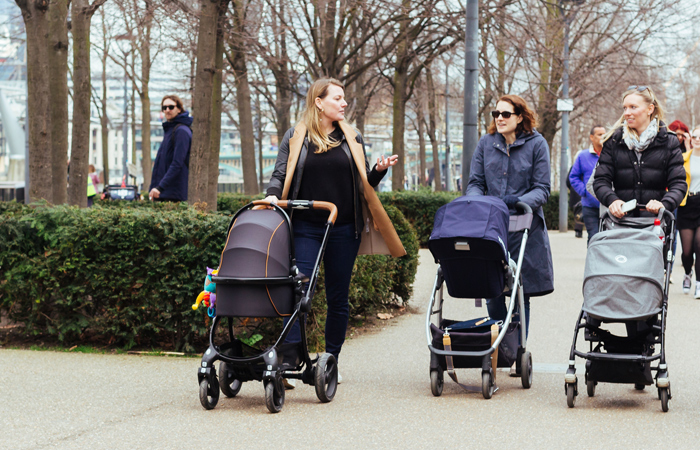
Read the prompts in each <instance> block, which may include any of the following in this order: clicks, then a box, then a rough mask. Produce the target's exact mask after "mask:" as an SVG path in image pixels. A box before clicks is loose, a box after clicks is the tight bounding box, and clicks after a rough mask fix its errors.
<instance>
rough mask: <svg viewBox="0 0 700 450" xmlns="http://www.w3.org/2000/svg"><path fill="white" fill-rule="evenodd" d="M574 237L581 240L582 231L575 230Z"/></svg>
mask: <svg viewBox="0 0 700 450" xmlns="http://www.w3.org/2000/svg"><path fill="white" fill-rule="evenodd" d="M575 236H576V237H577V238H582V237H583V230H576V232H575Z"/></svg>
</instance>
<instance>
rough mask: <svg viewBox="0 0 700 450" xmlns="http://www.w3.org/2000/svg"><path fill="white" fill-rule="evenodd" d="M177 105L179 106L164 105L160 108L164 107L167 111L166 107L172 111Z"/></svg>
mask: <svg viewBox="0 0 700 450" xmlns="http://www.w3.org/2000/svg"><path fill="white" fill-rule="evenodd" d="M176 107H177V105H163V106H161V107H160V109H162V110H163V111H165V110H166V109H169V110H170V111H172V110H173V109H175V108H176Z"/></svg>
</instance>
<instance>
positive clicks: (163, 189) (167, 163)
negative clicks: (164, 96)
mask: <svg viewBox="0 0 700 450" xmlns="http://www.w3.org/2000/svg"><path fill="white" fill-rule="evenodd" d="M178 124H181V126H179V127H177V130H175V127H176V126H177V125H178ZM191 126H192V117H190V115H189V113H188V112H187V111H184V112H182V113H180V114H178V115H177V116H175V118H174V119H173V120H171V121H168V122H163V130H164V132H165V134H164V136H163V142H161V144H160V147H159V148H158V154H157V155H156V160H155V161H154V162H153V175H152V176H151V186H150V187H149V188H148V190H149V191H150V190H151V189H153V188H156V189H158V190H159V191H160V198H162V199H164V200H176V201H183V202H184V201H186V200H187V179H188V176H189V165H190V145H191V144H192V129H191V128H190V127H191ZM173 131H174V133H173Z"/></svg>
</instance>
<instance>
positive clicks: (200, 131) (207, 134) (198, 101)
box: [187, 0, 219, 204]
mask: <svg viewBox="0 0 700 450" xmlns="http://www.w3.org/2000/svg"><path fill="white" fill-rule="evenodd" d="M199 4H200V10H199V27H198V36H197V66H196V74H195V85H194V95H193V96H192V109H193V110H194V122H193V124H192V148H191V150H190V173H189V182H188V183H189V185H188V194H187V197H188V198H187V200H188V201H189V203H190V204H194V203H201V202H206V201H207V200H208V198H207V188H208V187H209V158H210V152H209V145H210V142H211V123H210V121H211V110H212V95H213V87H214V74H215V73H216V28H217V27H216V25H217V23H218V17H219V1H216V0H200V2H199Z"/></svg>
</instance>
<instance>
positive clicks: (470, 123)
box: [438, 0, 479, 194]
mask: <svg viewBox="0 0 700 450" xmlns="http://www.w3.org/2000/svg"><path fill="white" fill-rule="evenodd" d="M466 10H467V27H466V30H465V40H464V41H465V47H466V48H465V53H464V115H463V120H462V125H463V126H462V194H464V193H466V192H467V184H469V172H470V169H471V162H472V155H474V149H475V148H476V144H477V143H478V140H479V129H478V126H479V125H478V115H479V0H467V8H466ZM438 181H439V180H438Z"/></svg>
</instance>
